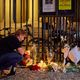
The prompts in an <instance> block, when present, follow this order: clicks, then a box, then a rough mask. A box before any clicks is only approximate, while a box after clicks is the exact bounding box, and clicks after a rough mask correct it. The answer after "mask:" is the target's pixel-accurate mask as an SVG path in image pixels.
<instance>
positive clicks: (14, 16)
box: [0, 0, 80, 61]
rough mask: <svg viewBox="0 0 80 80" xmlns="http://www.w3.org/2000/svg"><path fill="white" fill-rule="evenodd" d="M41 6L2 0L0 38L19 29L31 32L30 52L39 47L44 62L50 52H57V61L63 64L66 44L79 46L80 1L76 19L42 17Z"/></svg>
mask: <svg viewBox="0 0 80 80" xmlns="http://www.w3.org/2000/svg"><path fill="white" fill-rule="evenodd" d="M38 2H39V0H0V5H1V6H0V8H1V9H0V10H1V11H0V36H1V37H2V36H7V35H8V34H10V33H13V32H15V31H16V30H17V29H19V28H23V29H25V28H26V30H27V32H28V31H29V32H28V33H29V36H28V39H27V40H26V41H25V46H26V48H27V49H29V47H30V45H32V44H33V43H35V44H36V45H37V53H40V54H38V56H39V57H40V58H45V57H44V56H46V55H47V54H46V53H47V51H48V52H55V54H57V56H56V55H55V60H57V58H58V60H59V61H60V60H61V56H62V52H61V48H62V47H63V45H64V43H65V42H66V43H68V44H70V45H71V46H74V45H76V44H78V40H79V37H80V32H79V31H80V24H79V23H80V19H79V17H80V15H79V14H80V10H79V8H80V6H79V3H80V1H79V0H77V3H75V4H76V7H75V10H76V13H75V16H72V15H70V16H58V15H52V16H40V15H39V14H38V4H39V3H38ZM36 5H37V7H36ZM64 39H66V41H64ZM74 43H75V44H74ZM58 56H59V57H58Z"/></svg>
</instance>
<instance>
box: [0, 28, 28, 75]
mask: <svg viewBox="0 0 80 80" xmlns="http://www.w3.org/2000/svg"><path fill="white" fill-rule="evenodd" d="M26 36H27V35H26V32H25V31H24V30H22V29H18V30H17V31H16V32H15V34H14V35H9V36H7V37H5V38H2V39H1V40H0V70H4V69H6V68H9V67H10V66H12V68H11V71H10V73H9V74H10V75H13V74H15V71H14V67H15V66H16V64H17V63H18V62H20V61H21V60H22V58H23V55H24V53H25V49H23V47H22V42H23V41H24V39H25V37H26Z"/></svg>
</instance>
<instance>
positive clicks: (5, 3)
mask: <svg viewBox="0 0 80 80" xmlns="http://www.w3.org/2000/svg"><path fill="white" fill-rule="evenodd" d="M5 4H6V0H4V28H5V27H6V11H5V10H6V6H5ZM5 35H6V34H5V29H4V36H5Z"/></svg>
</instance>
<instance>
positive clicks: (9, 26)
mask: <svg viewBox="0 0 80 80" xmlns="http://www.w3.org/2000/svg"><path fill="white" fill-rule="evenodd" d="M9 16H10V17H9V28H10V33H11V0H10V1H9Z"/></svg>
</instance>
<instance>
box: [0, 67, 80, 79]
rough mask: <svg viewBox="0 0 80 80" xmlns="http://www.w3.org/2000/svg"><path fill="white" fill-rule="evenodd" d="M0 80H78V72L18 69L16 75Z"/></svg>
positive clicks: (79, 73) (79, 76)
mask: <svg viewBox="0 0 80 80" xmlns="http://www.w3.org/2000/svg"><path fill="white" fill-rule="evenodd" d="M0 80H80V72H69V73H62V72H53V71H31V70H29V69H27V68H18V69H17V72H16V75H13V76H6V77H4V78H2V79H0Z"/></svg>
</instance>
